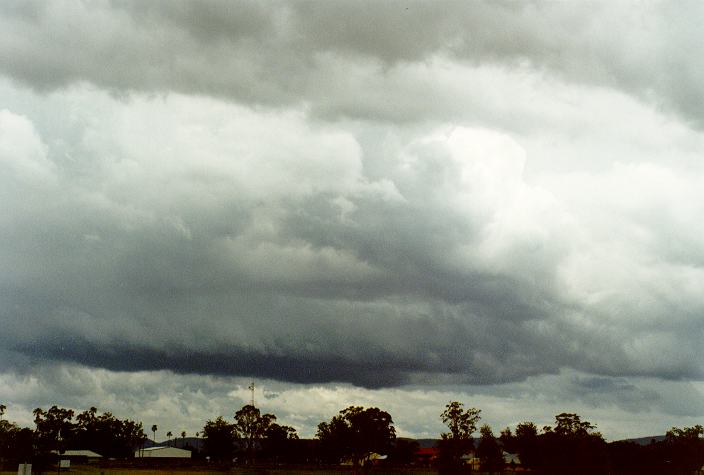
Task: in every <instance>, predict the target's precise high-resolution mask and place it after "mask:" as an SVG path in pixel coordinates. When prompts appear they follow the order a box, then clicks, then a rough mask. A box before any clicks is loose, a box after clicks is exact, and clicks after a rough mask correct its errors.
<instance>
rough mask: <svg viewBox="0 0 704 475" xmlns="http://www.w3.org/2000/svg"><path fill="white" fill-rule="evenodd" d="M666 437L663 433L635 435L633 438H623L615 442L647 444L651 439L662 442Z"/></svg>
mask: <svg viewBox="0 0 704 475" xmlns="http://www.w3.org/2000/svg"><path fill="white" fill-rule="evenodd" d="M666 438H667V437H666V436H664V435H651V436H650V437H636V438H635V439H623V440H618V441H616V442H634V443H636V444H638V445H648V444H649V443H650V442H652V441H653V440H654V441H655V442H662V441H663V440H665V439H666Z"/></svg>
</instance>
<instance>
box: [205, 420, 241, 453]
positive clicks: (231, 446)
mask: <svg viewBox="0 0 704 475" xmlns="http://www.w3.org/2000/svg"><path fill="white" fill-rule="evenodd" d="M203 445H204V449H205V453H206V455H207V456H209V457H210V458H212V459H213V460H217V461H221V462H222V461H228V462H229V461H232V457H233V455H234V450H235V430H234V424H230V423H228V422H227V421H226V420H225V419H223V417H222V416H219V417H218V418H217V419H215V420H214V421H211V420H208V421H207V422H206V423H205V426H204V427H203Z"/></svg>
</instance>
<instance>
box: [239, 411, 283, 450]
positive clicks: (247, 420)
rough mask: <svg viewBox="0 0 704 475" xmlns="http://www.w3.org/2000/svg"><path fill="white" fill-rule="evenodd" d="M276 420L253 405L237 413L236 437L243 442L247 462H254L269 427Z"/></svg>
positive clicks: (273, 416)
mask: <svg viewBox="0 0 704 475" xmlns="http://www.w3.org/2000/svg"><path fill="white" fill-rule="evenodd" d="M275 420H276V416H275V415H273V414H262V413H261V412H260V411H259V409H258V408H256V407H255V406H253V405H251V404H247V405H246V406H243V407H242V409H240V410H239V411H237V412H236V413H235V425H234V426H233V428H234V432H235V436H236V437H237V438H238V439H239V440H240V441H242V442H243V445H244V448H245V452H246V455H247V460H248V461H249V462H250V463H251V462H252V461H253V460H254V457H255V452H256V450H257V449H258V448H259V445H260V443H261V440H262V439H263V438H264V434H265V433H266V431H267V429H268V428H269V426H270V425H271V424H272V423H273V422H274V421H275Z"/></svg>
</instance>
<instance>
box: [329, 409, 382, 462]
mask: <svg viewBox="0 0 704 475" xmlns="http://www.w3.org/2000/svg"><path fill="white" fill-rule="evenodd" d="M316 437H317V438H318V439H319V440H320V444H321V446H322V447H321V448H322V449H323V452H324V453H326V452H327V454H329V455H330V456H331V458H333V459H337V461H339V460H340V459H341V458H342V457H350V458H351V459H352V464H353V466H354V467H355V469H356V468H357V467H358V466H359V463H360V460H361V458H362V457H364V456H365V455H368V454H369V453H371V452H376V453H382V454H386V453H388V452H389V451H390V449H391V445H392V443H393V442H394V440H396V429H395V428H394V426H393V420H392V419H391V415H390V414H389V413H388V412H386V411H382V410H381V409H379V408H377V407H371V408H368V409H365V408H363V407H361V406H349V407H348V408H346V409H343V410H341V411H340V413H339V414H338V415H336V416H334V417H333V418H332V419H331V420H330V422H321V423H320V424H318V432H317V434H316Z"/></svg>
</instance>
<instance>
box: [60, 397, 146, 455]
mask: <svg viewBox="0 0 704 475" xmlns="http://www.w3.org/2000/svg"><path fill="white" fill-rule="evenodd" d="M145 438H146V435H145V434H144V430H143V428H142V423H141V422H135V421H132V420H129V419H125V420H121V419H118V418H117V417H115V416H113V415H112V414H111V413H110V412H105V413H103V414H99V413H98V410H97V409H96V408H95V407H91V408H90V409H89V410H87V411H83V412H82V413H80V414H78V415H77V416H76V429H75V438H74V439H75V442H74V445H75V447H73V448H83V449H90V450H93V451H94V452H97V453H99V454H101V455H102V456H104V457H114V458H125V457H131V456H132V453H133V450H134V448H135V447H138V446H141V444H142V442H143V441H144V439H145Z"/></svg>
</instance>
